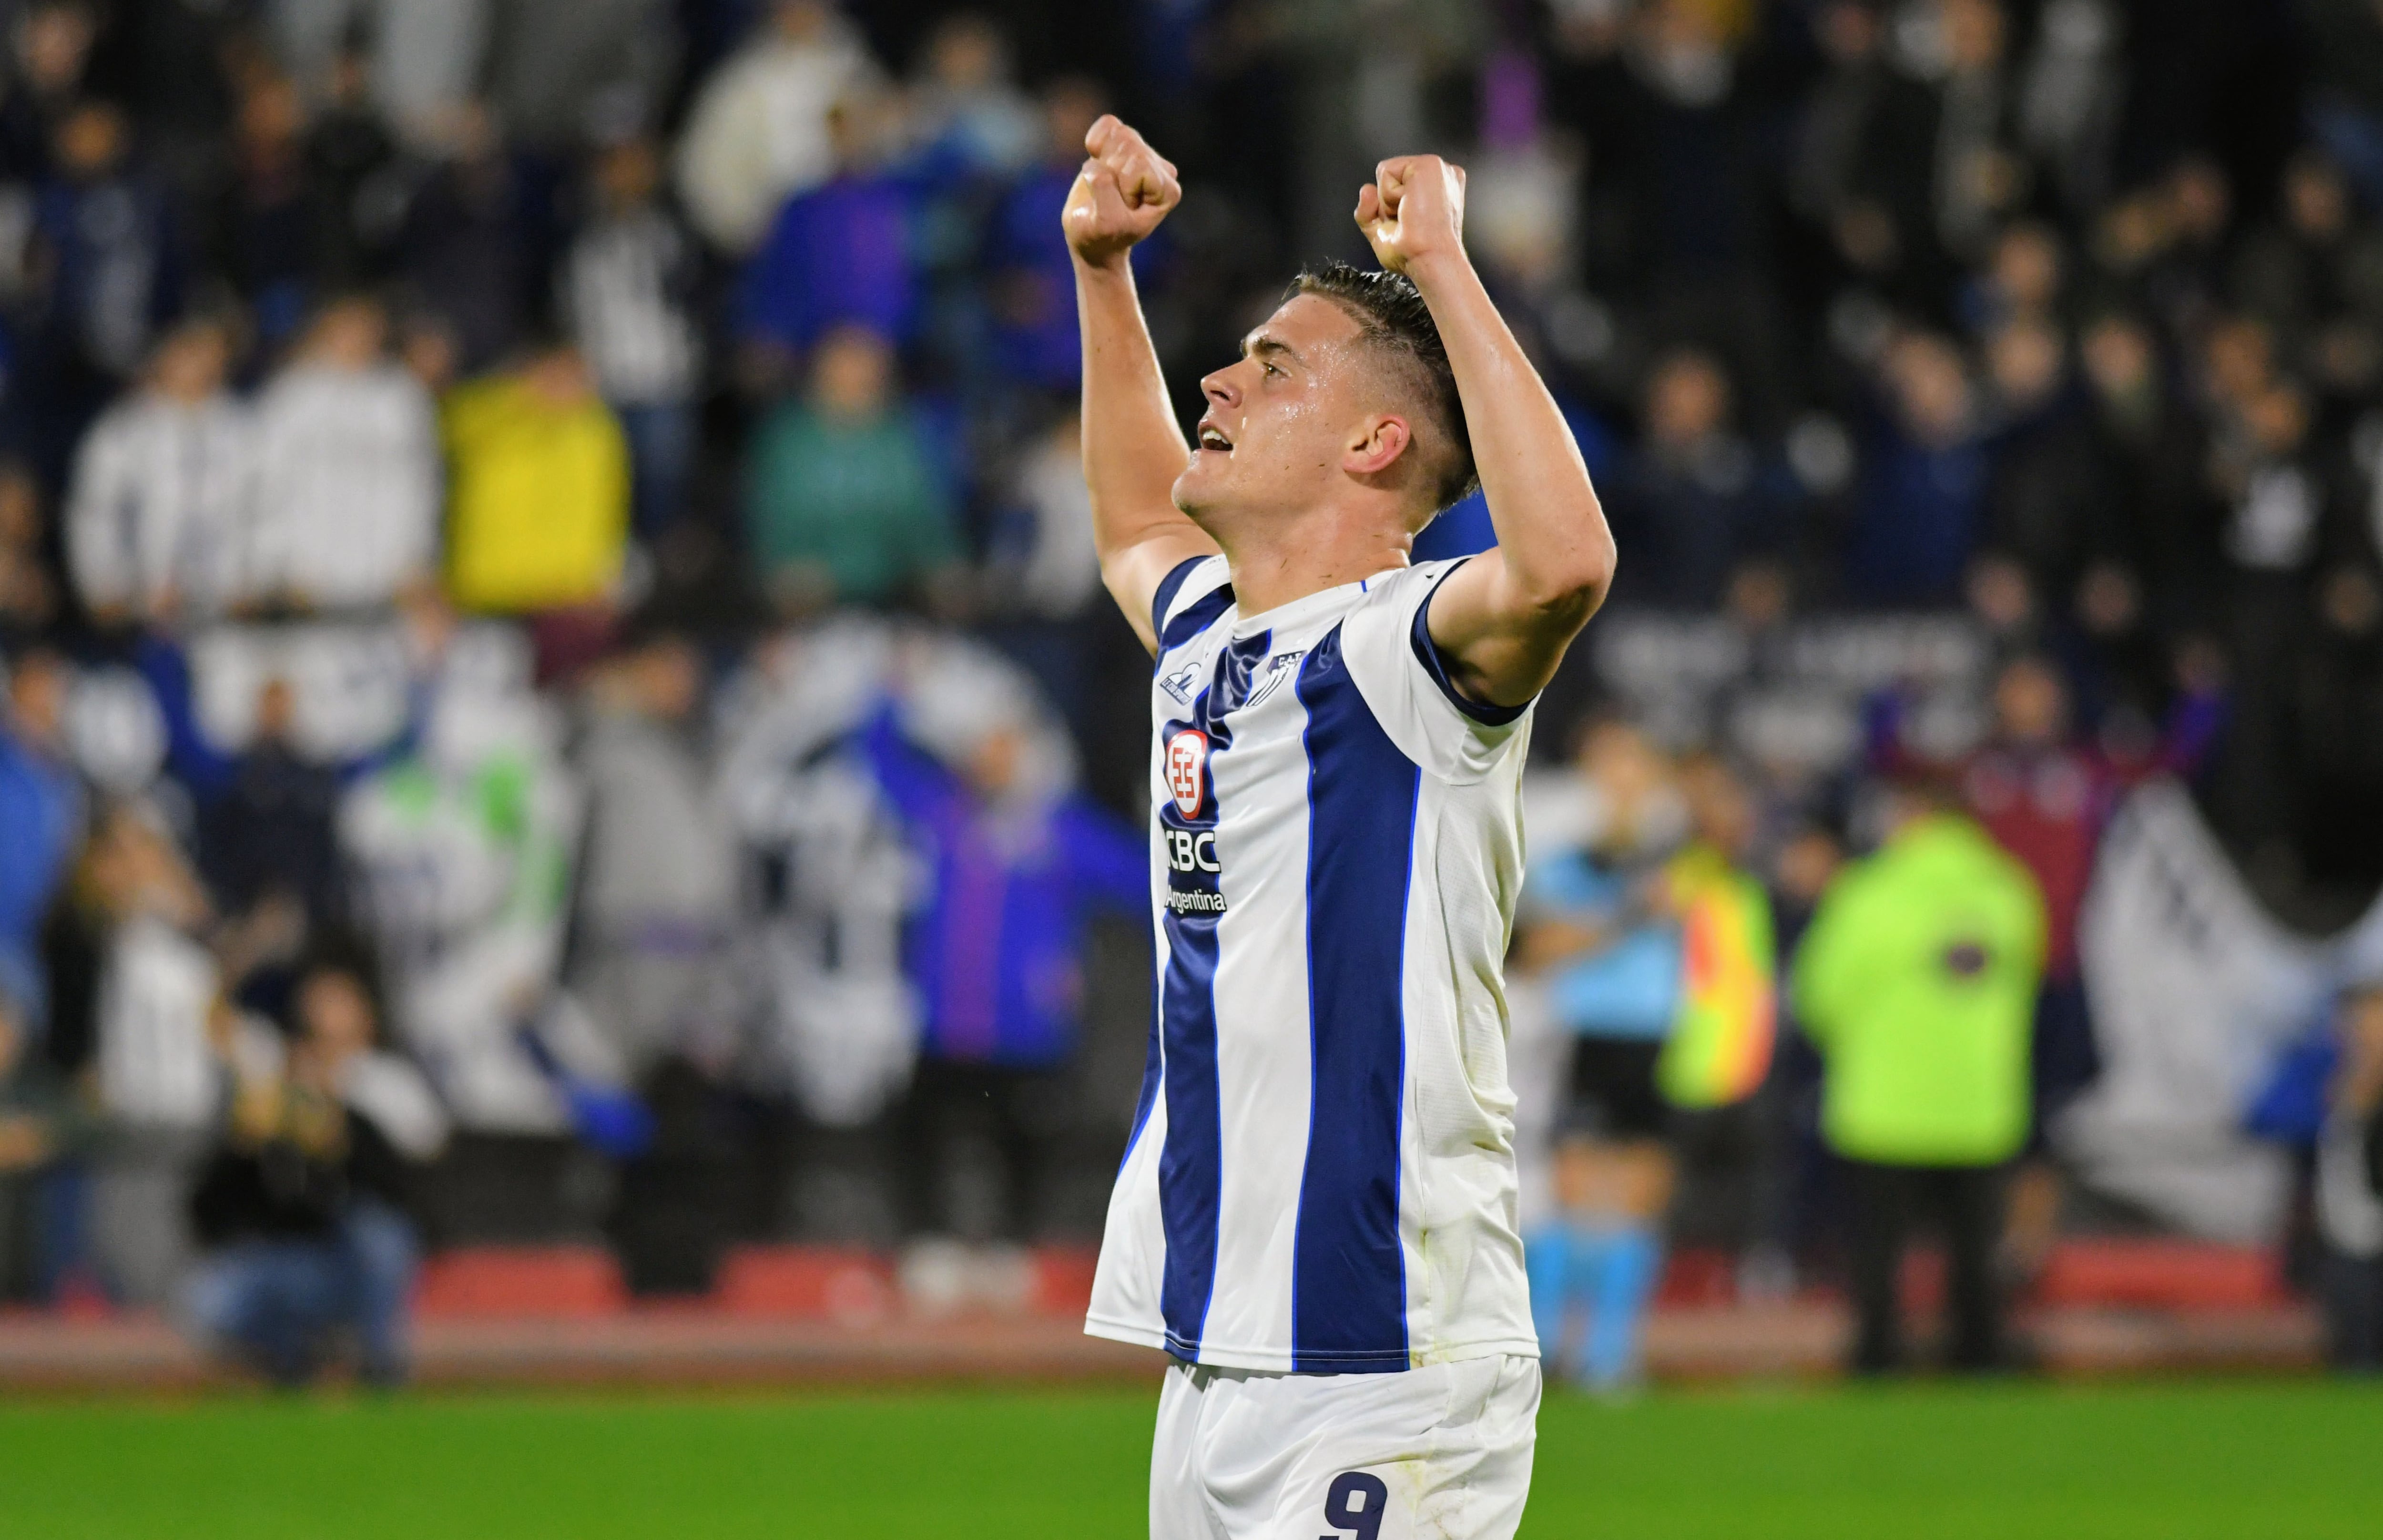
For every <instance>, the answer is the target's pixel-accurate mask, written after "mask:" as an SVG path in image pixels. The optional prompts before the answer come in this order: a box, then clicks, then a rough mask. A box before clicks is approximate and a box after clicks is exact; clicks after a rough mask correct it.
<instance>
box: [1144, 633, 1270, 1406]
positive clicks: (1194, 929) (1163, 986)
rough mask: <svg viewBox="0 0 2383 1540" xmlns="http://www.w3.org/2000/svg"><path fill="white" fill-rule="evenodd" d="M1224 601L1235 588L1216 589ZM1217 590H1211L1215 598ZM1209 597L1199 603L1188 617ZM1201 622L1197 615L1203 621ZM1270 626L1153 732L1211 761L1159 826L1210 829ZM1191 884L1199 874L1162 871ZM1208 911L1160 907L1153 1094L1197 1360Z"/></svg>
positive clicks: (1217, 1116)
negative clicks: (1159, 1061)
mask: <svg viewBox="0 0 2383 1540" xmlns="http://www.w3.org/2000/svg"><path fill="white" fill-rule="evenodd" d="M1218 593H1220V594H1223V595H1224V596H1225V602H1224V604H1220V605H1217V606H1216V611H1217V613H1222V612H1223V610H1224V608H1225V605H1229V604H1230V603H1231V590H1229V589H1219V590H1218ZM1214 597H1215V596H1210V598H1214ZM1208 603H1209V599H1202V600H1200V601H1198V602H1196V603H1195V604H1194V605H1193V606H1192V607H1191V609H1190V610H1186V611H1185V614H1184V616H1180V617H1178V618H1177V622H1176V623H1177V624H1178V625H1181V624H1183V623H1185V617H1188V616H1190V615H1191V614H1193V613H1195V612H1197V611H1198V610H1200V609H1201V608H1202V607H1203V606H1205V605H1206V604H1208ZM1206 623H1207V622H1202V626H1203V627H1204V626H1205V624H1206ZM1270 635H1271V633H1264V634H1259V635H1256V636H1253V637H1248V638H1245V639H1244V640H1241V641H1239V642H1235V643H1234V644H1232V646H1230V647H1227V648H1226V649H1225V650H1224V651H1223V652H1222V653H1221V654H1220V655H1219V656H1218V658H1217V660H1216V677H1215V678H1214V680H1213V681H1212V682H1211V683H1210V684H1209V686H1208V687H1207V688H1206V689H1204V690H1203V691H1201V692H1200V695H1199V697H1198V699H1197V700H1195V701H1194V702H1193V703H1192V707H1191V720H1190V721H1168V722H1166V723H1164V724H1162V725H1161V727H1160V728H1159V733H1158V742H1159V745H1160V750H1159V751H1160V752H1161V753H1164V752H1166V745H1167V741H1168V740H1169V739H1170V738H1172V737H1173V736H1174V734H1175V733H1177V732H1178V731H1179V730H1180V729H1182V728H1186V727H1192V728H1197V729H1198V730H1200V731H1201V732H1203V733H1206V734H1207V735H1208V768H1207V769H1206V770H1205V771H1204V774H1203V776H1202V785H1201V793H1200V806H1199V807H1198V809H1197V810H1196V811H1194V812H1193V813H1192V815H1191V817H1189V818H1187V817H1185V816H1184V814H1183V812H1182V810H1181V809H1180V808H1179V807H1176V805H1175V803H1174V801H1173V799H1171V798H1167V799H1163V800H1161V801H1160V803H1159V805H1158V820H1159V827H1160V830H1161V832H1162V833H1163V832H1166V831H1167V830H1176V829H1181V830H1189V831H1191V832H1214V831H1215V830H1216V823H1217V817H1218V813H1219V808H1218V807H1217V803H1216V770H1215V766H1216V759H1217V758H1218V757H1219V756H1220V755H1222V754H1224V753H1225V752H1226V751H1227V750H1228V749H1229V748H1230V747H1231V746H1232V739H1233V735H1232V729H1231V728H1230V727H1229V726H1228V725H1226V723H1225V721H1224V720H1223V719H1224V717H1225V715H1226V714H1227V713H1228V712H1229V711H1230V710H1232V708H1234V707H1235V706H1237V705H1239V704H1240V703H1241V701H1242V700H1243V699H1245V698H1247V696H1248V692H1249V684H1250V678H1251V673H1252V670H1253V659H1262V658H1264V657H1265V655H1266V646H1267V644H1268V639H1269V636H1270ZM1167 880H1168V882H1169V885H1170V889H1171V888H1172V886H1173V885H1174V884H1176V883H1177V882H1178V881H1182V882H1184V883H1185V884H1187V885H1196V884H1197V883H1198V882H1199V881H1200V874H1197V873H1193V874H1181V873H1177V872H1174V871H1172V870H1170V871H1169V873H1168V879H1167ZM1218 918H1220V917H1219V915H1218V914H1217V913H1216V911H1214V910H1201V909H1186V910H1182V911H1178V910H1176V909H1172V908H1169V909H1167V910H1166V911H1165V913H1164V916H1163V919H1162V923H1163V924H1164V925H1165V926H1166V929H1167V971H1166V974H1165V975H1164V976H1163V977H1162V978H1161V979H1160V980H1159V990H1158V1007H1159V1044H1158V1046H1159V1051H1160V1053H1162V1054H1163V1055H1164V1057H1165V1061H1166V1069H1165V1072H1164V1073H1163V1074H1162V1075H1161V1076H1160V1078H1159V1088H1158V1091H1159V1094H1160V1095H1162V1096H1164V1097H1166V1098H1167V1142H1166V1144H1165V1146H1164V1147H1163V1148H1162V1149H1161V1150H1160V1152H1159V1156H1158V1216H1159V1224H1160V1227H1161V1228H1162V1229H1163V1230H1164V1231H1165V1233H1166V1237H1167V1272H1166V1275H1165V1277H1164V1278H1162V1279H1161V1280H1160V1283H1159V1289H1158V1310H1159V1314H1160V1315H1161V1316H1162V1317H1163V1318H1164V1319H1165V1321H1166V1323H1167V1350H1168V1351H1170V1352H1172V1353H1174V1354H1175V1355H1176V1356H1177V1357H1178V1358H1181V1359H1186V1360H1190V1361H1193V1362H1197V1361H1199V1357H1200V1340H1201V1337H1202V1335H1203V1334H1204V1332H1205V1331H1206V1329H1207V1324H1208V1304H1209V1301H1210V1300H1213V1299H1214V1298H1215V1296H1216V1230H1217V1225H1218V1222H1219V1215H1220V1213H1221V1210H1222V1207H1223V1201H1224V1186H1225V1153H1224V1143H1225V1140H1224V1127H1223V1124H1224V1109H1223V1106H1222V1100H1221V1096H1220V1093H1219V1092H1218V1090H1217V1087H1216V924H1217V920H1218Z"/></svg>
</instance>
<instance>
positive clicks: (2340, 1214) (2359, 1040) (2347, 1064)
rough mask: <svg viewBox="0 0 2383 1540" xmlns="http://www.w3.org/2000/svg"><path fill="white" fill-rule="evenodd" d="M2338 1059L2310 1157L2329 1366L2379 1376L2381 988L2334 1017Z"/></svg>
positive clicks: (2382, 1313)
mask: <svg viewBox="0 0 2383 1540" xmlns="http://www.w3.org/2000/svg"><path fill="white" fill-rule="evenodd" d="M2340 1034H2341V1058H2340V1066H2339V1068H2338V1069H2337V1070H2336V1072H2335V1078H2334V1084H2333V1090H2332V1098H2331V1109H2330V1115H2329V1116H2328V1117H2327V1122H2326V1126H2325V1132H2324V1134H2323V1135H2322V1136H2321V1137H2320V1140H2319V1142H2318V1146H2317V1157H2316V1211H2317V1226H2318V1230H2319V1233H2320V1234H2321V1235H2322V1237H2323V1238H2324V1241H2325V1246H2326V1252H2327V1254H2326V1259H2325V1284H2324V1301H2325V1310H2326V1326H2327V1344H2328V1349H2329V1351H2330V1354H2331V1356H2332V1360H2333V1363H2334V1365H2335V1367H2337V1368H2340V1369H2346V1370H2350V1371H2352V1372H2356V1373H2364V1374H2375V1373H2377V1372H2378V1371H2383V990H2377V989H2375V988H2373V987H2371V986H2370V987H2367V988H2364V989H2361V990H2357V991H2354V992H2352V993H2351V995H2350V996H2349V997H2348V998H2347V999H2346V1000H2344V1001H2343V1003H2342V1006H2341V1013H2340Z"/></svg>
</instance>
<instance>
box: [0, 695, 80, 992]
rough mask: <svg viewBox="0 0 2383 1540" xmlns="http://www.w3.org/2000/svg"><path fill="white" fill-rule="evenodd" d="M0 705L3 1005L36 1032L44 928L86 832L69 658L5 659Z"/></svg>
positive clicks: (42, 977) (41, 989)
mask: <svg viewBox="0 0 2383 1540" xmlns="http://www.w3.org/2000/svg"><path fill="white" fill-rule="evenodd" d="M6 684H7V692H8V693H7V701H6V707H7V708H6V712H5V713H0V827H5V828H6V829H7V830H8V838H7V840H6V843H5V844H0V1010H5V1011H6V1013H7V1015H8V1016H9V1017H10V1019H11V1020H13V1021H14V1023H15V1024H16V1027H17V1029H18V1031H19V1033H20V1034H21V1035H23V1036H25V1037H27V1038H38V1037H39V1036H40V1035H41V1034H42V1032H43V1029H44V1027H45V1026H46V1024H47V1019H48V1012H47V1001H48V996H49V990H48V981H47V979H46V978H45V975H44V969H43V967H42V960H41V931H42V922H43V918H44V917H45V916H46V915H47V914H48V912H49V906H50V902H51V900H52V898H53V897H55V896H56V893H57V890H58V884H59V883H60V882H61V881H63V880H64V879H65V877H66V874H67V869H68V865H69V864H70V863H71V862H72V861H73V859H74V855H75V846H76V844H77V842H78V841H79V839H80V834H81V831H80V824H81V820H82V787H81V785H80V782H78V780H77V778H76V776H75V773H74V771H73V770H72V769H71V768H70V767H69V766H68V763H67V759H66V743H65V733H66V721H65V717H66V696H67V690H68V684H69V676H68V671H67V663H66V660H65V659H62V658H60V657H59V656H58V655H57V654H56V653H54V652H47V651H43V650H39V649H35V648H26V649H22V650H19V651H18V652H16V653H14V654H13V655H11V656H10V657H9V659H8V660H7V680H6Z"/></svg>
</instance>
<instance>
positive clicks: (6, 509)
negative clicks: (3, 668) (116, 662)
mask: <svg viewBox="0 0 2383 1540" xmlns="http://www.w3.org/2000/svg"><path fill="white" fill-rule="evenodd" d="M47 526H48V520H47V519H46V518H44V517H43V498H42V487H41V484H40V483H39V482H38V481H36V480H35V479H34V477H33V473H32V471H31V468H30V467H29V466H27V465H25V464H23V463H22V462H9V463H0V646H6V645H9V644H12V643H18V642H24V641H30V640H31V639H32V638H34V637H36V636H39V635H42V634H44V633H45V632H47V631H48V630H49V629H50V627H51V626H52V625H53V624H55V623H56V621H57V619H58V613H59V608H60V600H59V593H58V581H57V573H56V570H55V569H54V568H53V567H52V565H51V562H50V553H49V551H48V550H47V549H46V547H47V546H48V539H47V536H48V527H47Z"/></svg>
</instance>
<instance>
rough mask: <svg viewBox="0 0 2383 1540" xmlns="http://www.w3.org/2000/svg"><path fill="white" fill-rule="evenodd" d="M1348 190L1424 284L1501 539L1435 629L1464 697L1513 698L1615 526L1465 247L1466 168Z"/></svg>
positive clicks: (1478, 561) (1576, 629) (1366, 223)
mask: <svg viewBox="0 0 2383 1540" xmlns="http://www.w3.org/2000/svg"><path fill="white" fill-rule="evenodd" d="M1357 223H1358V225H1359V227H1360V228H1363V229H1364V232H1365V239H1366V240H1368V241H1370V242H1372V243H1373V247H1374V254H1375V255H1376V256H1377V257H1378V258H1380V260H1381V264H1382V265H1383V266H1385V267H1388V268H1389V269H1391V270H1392V271H1394V272H1401V273H1404V274H1405V275H1406V276H1407V277H1410V278H1412V279H1414V285H1415V287H1416V288H1417V289H1418V290H1422V291H1423V297H1424V302H1425V303H1426V304H1428V305H1429V306H1430V307H1431V315H1432V320H1433V321H1434V322H1435V323H1437V324H1438V327H1439V336H1440V341H1441V342H1442V343H1443V344H1444V345H1445V346H1446V347H1447V349H1448V362H1449V363H1450V365H1451V368H1452V369H1453V370H1454V371H1455V374H1456V390H1457V395H1458V396H1459V397H1460V398H1461V399H1462V400H1463V403H1464V421H1465V425H1466V427H1467V430H1468V433H1469V436H1470V437H1471V438H1472V441H1473V460H1474V464H1475V468H1476V469H1477V470H1478V471H1479V472H1480V474H1481V489H1482V492H1483V493H1484V494H1485V495H1486V496H1487V497H1488V501H1489V522H1490V524H1491V525H1492V526H1493V527H1495V528H1496V530H1497V532H1498V545H1497V548H1495V549H1493V550H1489V551H1485V552H1484V553H1482V554H1481V555H1480V556H1478V557H1476V558H1475V559H1474V560H1473V561H1468V562H1466V563H1465V564H1464V565H1463V567H1462V568H1460V569H1458V570H1457V572H1456V573H1454V574H1453V575H1452V576H1451V577H1450V578H1449V579H1448V581H1447V582H1445V583H1443V584H1442V585H1440V587H1439V591H1438V594H1437V595H1435V596H1434V597H1433V598H1432V601H1431V615H1430V619H1429V624H1430V627H1431V639H1432V641H1433V642H1434V643H1435V644H1437V645H1438V647H1439V650H1440V654H1441V657H1442V659H1443V661H1444V663H1445V664H1446V666H1447V669H1448V672H1449V679H1450V682H1451V684H1454V685H1455V686H1456V687H1457V688H1458V689H1459V690H1461V691H1463V693H1464V695H1465V696H1468V697H1470V698H1471V699H1474V700H1477V701H1482V702H1485V703H1488V704H1490V705H1495V706H1520V705H1523V704H1524V703H1525V702H1526V701H1528V700H1530V699H1531V698H1532V697H1533V696H1537V694H1538V693H1539V691H1540V690H1542V689H1544V688H1545V687H1546V685H1547V683H1548V681H1549V680H1550V679H1551V678H1552V677H1554V675H1555V671H1556V665H1557V664H1559V663H1561V662H1562V660H1563V655H1564V648H1565V647H1569V646H1570V645H1571V644H1572V639H1573V638H1574V636H1576V635H1578V634H1580V628H1581V627H1582V626H1584V625H1586V624H1587V623H1588V618H1589V616H1591V615H1592V614H1595V613H1596V612H1597V607H1598V606H1599V604H1601V603H1603V602H1604V600H1605V594H1606V590H1607V589H1608V588H1609V587H1610V586H1611V584H1612V582H1613V535H1612V532H1611V530H1609V529H1608V528H1607V527H1606V524H1605V511H1604V509H1603V508H1602V507H1600V506H1599V503H1598V500H1597V492H1596V489H1595V488H1594V487H1590V486H1589V482H1588V467H1587V465H1586V464H1584V463H1582V461H1581V458H1580V446H1579V445H1578V444H1576V443H1574V441H1573V436H1572V429H1571V427H1570V426H1569V425H1566V424H1565V422H1564V420H1563V413H1562V412H1560V411H1559V410H1557V407H1556V403H1555V398H1554V397H1552V396H1550V395H1549V394H1548V388H1547V386H1546V385H1545V384H1544V383H1542V382H1541V381H1540V379H1539V374H1538V371H1537V370H1536V369H1534V368H1532V367H1531V361H1530V360H1529V359H1527V358H1525V356H1524V355H1523V349H1522V346H1521V344H1519V343H1518V342H1516V341H1515V340H1514V334H1513V332H1512V331H1510V330H1509V329H1507V326H1506V322H1505V318H1504V317H1503V316H1500V314H1498V307H1497V306H1496V305H1494V304H1492V303H1491V302H1490V300H1489V291H1488V290H1487V289H1485V288H1483V287H1482V284H1481V278H1480V276H1479V275H1478V274H1476V273H1475V272H1474V270H1473V263H1472V260H1471V259H1470V258H1469V257H1467V256H1466V255H1465V254H1464V240H1463V226H1464V172H1463V168H1462V167H1460V166H1451V165H1450V164H1449V163H1448V162H1446V161H1443V160H1441V159H1440V158H1439V157H1438V155H1405V156H1401V157H1400V158H1398V159H1396V160H1386V161H1384V162H1382V164H1381V165H1380V166H1379V167H1378V168H1377V170H1376V171H1375V180H1374V181H1372V182H1369V183H1367V184H1366V186H1365V189H1364V191H1363V192H1361V193H1359V194H1358V197H1357Z"/></svg>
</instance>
